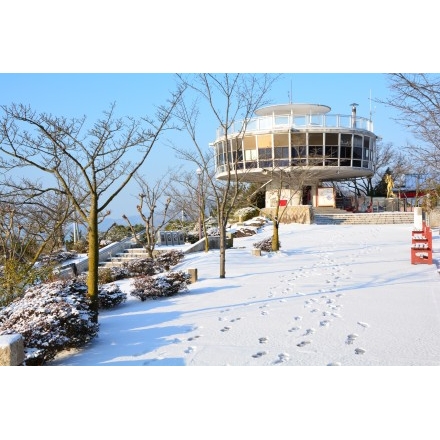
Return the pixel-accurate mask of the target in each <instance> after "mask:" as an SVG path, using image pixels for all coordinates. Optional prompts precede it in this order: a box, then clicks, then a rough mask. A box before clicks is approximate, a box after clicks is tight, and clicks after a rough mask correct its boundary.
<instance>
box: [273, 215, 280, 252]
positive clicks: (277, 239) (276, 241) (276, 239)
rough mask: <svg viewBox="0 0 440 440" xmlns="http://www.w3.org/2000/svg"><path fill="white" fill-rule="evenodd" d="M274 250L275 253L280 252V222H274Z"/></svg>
mask: <svg viewBox="0 0 440 440" xmlns="http://www.w3.org/2000/svg"><path fill="white" fill-rule="evenodd" d="M272 250H273V251H275V252H277V251H279V250H280V235H279V223H278V220H274V222H273V232H272Z"/></svg>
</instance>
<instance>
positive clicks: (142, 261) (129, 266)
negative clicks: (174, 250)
mask: <svg viewBox="0 0 440 440" xmlns="http://www.w3.org/2000/svg"><path fill="white" fill-rule="evenodd" d="M123 267H124V269H126V270H127V272H128V274H129V276H138V275H155V274H157V273H160V272H163V268H162V267H161V266H160V265H159V264H158V263H157V262H156V261H155V260H154V259H153V258H136V259H135V260H130V261H127V262H124V264H123Z"/></svg>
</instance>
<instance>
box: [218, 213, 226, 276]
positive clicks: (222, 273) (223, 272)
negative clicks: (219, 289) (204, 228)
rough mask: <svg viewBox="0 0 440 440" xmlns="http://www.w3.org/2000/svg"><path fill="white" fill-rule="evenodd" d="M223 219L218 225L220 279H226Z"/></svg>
mask: <svg viewBox="0 0 440 440" xmlns="http://www.w3.org/2000/svg"><path fill="white" fill-rule="evenodd" d="M223 223H224V222H223V218H221V221H219V225H220V278H225V277H226V228H225V226H224V224H223Z"/></svg>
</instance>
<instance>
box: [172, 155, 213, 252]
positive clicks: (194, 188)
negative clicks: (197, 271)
mask: <svg viewBox="0 0 440 440" xmlns="http://www.w3.org/2000/svg"><path fill="white" fill-rule="evenodd" d="M187 157H188V156H185V158H187ZM194 159H195V158H194ZM208 171H209V172H210V173H211V174H213V173H214V167H210V168H209V170H208ZM212 181H214V175H211V176H207V175H206V173H205V170H202V169H201V168H198V169H197V170H196V171H194V172H191V171H178V172H175V173H173V175H172V178H171V181H170V186H169V190H170V193H171V194H172V197H173V200H174V202H175V203H174V207H175V215H174V216H177V215H178V214H179V212H184V213H185V215H186V216H187V217H188V218H190V219H191V220H192V221H193V222H194V224H197V226H198V229H199V238H203V239H204V246H205V247H204V250H205V252H208V251H209V238H208V233H207V227H206V211H207V209H208V206H209V202H210V201H211V200H213V199H214V197H213V195H212V194H211V191H210V189H211V187H210V185H209V182H212Z"/></svg>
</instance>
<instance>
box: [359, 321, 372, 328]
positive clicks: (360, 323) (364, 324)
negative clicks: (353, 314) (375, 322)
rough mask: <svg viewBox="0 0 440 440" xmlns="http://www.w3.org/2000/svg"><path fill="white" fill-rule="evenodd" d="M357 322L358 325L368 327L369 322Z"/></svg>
mask: <svg viewBox="0 0 440 440" xmlns="http://www.w3.org/2000/svg"><path fill="white" fill-rule="evenodd" d="M358 324H359V325H360V326H362V327H364V328H368V327H370V324H367V323H366V322H361V321H358Z"/></svg>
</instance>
